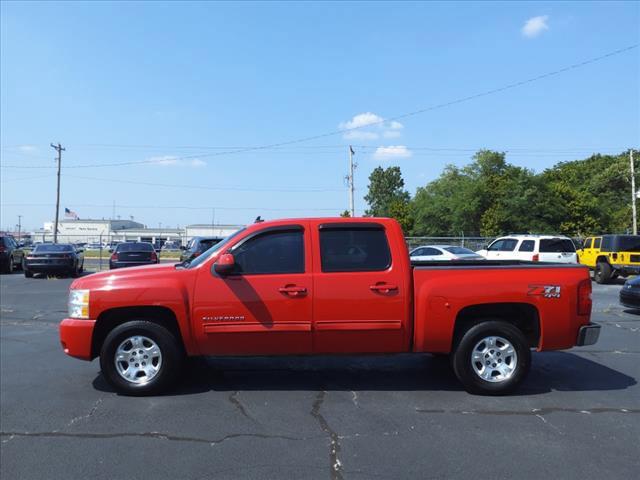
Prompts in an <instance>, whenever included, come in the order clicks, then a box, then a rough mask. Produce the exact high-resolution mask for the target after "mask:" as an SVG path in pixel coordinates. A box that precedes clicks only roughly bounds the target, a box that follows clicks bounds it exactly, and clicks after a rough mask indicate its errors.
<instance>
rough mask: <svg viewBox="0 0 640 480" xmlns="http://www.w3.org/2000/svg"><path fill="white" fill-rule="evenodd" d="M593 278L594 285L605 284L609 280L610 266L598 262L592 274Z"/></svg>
mask: <svg viewBox="0 0 640 480" xmlns="http://www.w3.org/2000/svg"><path fill="white" fill-rule="evenodd" d="M593 278H595V280H596V283H599V284H601V285H602V284H605V283H607V282H608V281H609V280H610V279H611V265H609V264H608V263H607V262H598V263H597V264H596V269H595V271H594V272H593Z"/></svg>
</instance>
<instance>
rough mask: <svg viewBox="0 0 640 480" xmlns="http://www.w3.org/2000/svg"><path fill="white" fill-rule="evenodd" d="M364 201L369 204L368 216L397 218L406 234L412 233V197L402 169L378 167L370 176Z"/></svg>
mask: <svg viewBox="0 0 640 480" xmlns="http://www.w3.org/2000/svg"><path fill="white" fill-rule="evenodd" d="M364 199H365V200H366V202H367V203H368V204H369V209H368V210H367V211H366V212H365V215H366V216H371V217H391V218H395V219H396V220H398V222H399V223H400V225H401V226H402V228H403V229H404V231H405V232H407V233H409V232H410V231H411V229H412V227H413V218H412V209H411V206H410V201H411V195H409V192H407V191H406V190H405V189H404V180H403V178H402V172H401V171H400V167H389V168H386V169H385V168H382V167H376V168H375V169H374V170H373V172H371V175H369V190H368V192H367V194H366V195H365V197H364Z"/></svg>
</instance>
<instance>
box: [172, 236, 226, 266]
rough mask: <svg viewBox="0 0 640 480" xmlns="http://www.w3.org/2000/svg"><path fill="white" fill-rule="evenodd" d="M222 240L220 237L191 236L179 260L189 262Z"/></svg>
mask: <svg viewBox="0 0 640 480" xmlns="http://www.w3.org/2000/svg"><path fill="white" fill-rule="evenodd" d="M220 240H222V239H221V238H220V237H193V238H192V239H191V240H190V241H189V243H188V244H187V248H186V249H185V250H184V251H183V252H182V254H181V255H180V261H181V262H190V261H191V260H193V259H194V258H196V257H197V256H199V255H202V254H203V253H204V252H206V251H207V250H209V249H210V248H211V247H213V246H214V245H215V244H216V243H218V242H220Z"/></svg>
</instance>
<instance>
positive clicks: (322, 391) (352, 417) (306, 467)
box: [0, 273, 640, 479]
mask: <svg viewBox="0 0 640 480" xmlns="http://www.w3.org/2000/svg"><path fill="white" fill-rule="evenodd" d="M70 282H71V280H70V279H44V278H36V279H25V278H24V277H23V276H22V275H21V274H20V273H18V274H14V275H3V276H1V277H0V306H1V309H2V310H1V318H0V337H1V338H0V374H1V375H0V401H1V417H0V420H1V430H2V432H1V438H0V440H1V442H2V443H0V457H1V458H0V476H1V477H2V478H63V477H64V478H79V477H93V478H120V477H126V478H132V479H136V478H238V477H242V478H275V477H278V478H291V477H294V478H301V477H304V478H406V477H408V476H413V477H418V478H445V477H456V478H478V476H480V477H482V478H485V477H493V478H507V477H515V476H517V477H519V478H542V477H550V476H552V477H554V478H556V477H564V478H602V477H604V476H606V477H608V478H632V477H633V476H634V475H635V474H636V473H637V471H638V469H639V468H640V461H639V460H638V458H640V451H639V448H638V443H637V438H638V436H639V435H640V387H639V386H638V384H637V381H638V378H639V377H640V316H637V315H635V314H634V313H633V312H630V311H628V310H625V309H623V308H622V307H621V306H620V305H619V304H618V291H619V289H620V286H621V283H619V284H617V285H605V286H601V285H596V284H594V315H593V320H594V321H596V322H599V323H601V324H602V325H603V330H602V333H601V338H600V341H599V343H597V344H596V345H593V346H589V347H582V348H576V349H573V350H570V351H566V352H549V353H542V354H536V355H534V363H533V368H532V372H531V374H530V376H529V378H528V380H527V381H526V383H525V385H524V387H523V388H522V389H521V391H520V392H518V394H517V395H514V396H510V397H500V398H490V397H478V396H472V395H469V394H467V393H466V392H464V391H463V390H462V389H461V387H460V386H459V385H458V383H457V381H456V380H455V378H454V376H453V374H452V373H451V372H450V371H449V369H448V364H447V362H446V361H445V360H443V359H439V358H433V357H431V356H428V355H425V356H410V355H403V356H391V357H346V358H328V357H322V358H304V357H287V358H244V359H237V358H236V359H208V360H203V361H193V362H190V363H189V368H188V371H187V372H186V378H185V380H184V382H183V383H182V385H181V387H180V388H179V389H178V390H176V391H174V392H173V393H171V394H169V395H165V396H161V397H149V398H130V397H122V396H118V395H116V394H115V393H113V392H112V391H111V390H110V388H109V387H108V386H107V384H106V383H105V382H104V381H103V379H102V377H101V376H100V368H99V365H98V362H97V361H94V362H92V363H87V362H79V361H77V360H74V359H71V358H68V357H66V356H65V355H64V354H63V353H62V350H61V348H60V345H59V342H58V338H57V323H58V322H59V320H60V319H61V318H63V317H64V315H65V313H66V300H67V289H68V286H69V284H70Z"/></svg>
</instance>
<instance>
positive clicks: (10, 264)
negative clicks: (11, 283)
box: [7, 257, 14, 274]
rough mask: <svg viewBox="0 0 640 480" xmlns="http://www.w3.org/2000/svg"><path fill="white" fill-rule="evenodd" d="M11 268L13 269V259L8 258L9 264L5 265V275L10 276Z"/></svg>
mask: <svg viewBox="0 0 640 480" xmlns="http://www.w3.org/2000/svg"><path fill="white" fill-rule="evenodd" d="M13 267H14V263H13V257H9V264H8V265H7V273H8V274H12V273H13Z"/></svg>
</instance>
